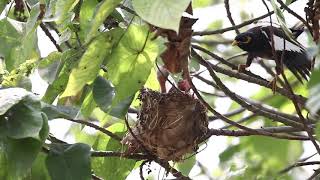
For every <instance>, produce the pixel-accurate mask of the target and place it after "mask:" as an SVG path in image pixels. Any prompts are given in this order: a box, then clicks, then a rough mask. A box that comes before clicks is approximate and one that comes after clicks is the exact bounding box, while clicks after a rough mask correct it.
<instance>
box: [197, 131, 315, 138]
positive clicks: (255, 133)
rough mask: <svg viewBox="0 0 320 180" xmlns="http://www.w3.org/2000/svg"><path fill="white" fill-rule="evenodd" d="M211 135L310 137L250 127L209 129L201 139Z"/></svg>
mask: <svg viewBox="0 0 320 180" xmlns="http://www.w3.org/2000/svg"><path fill="white" fill-rule="evenodd" d="M211 136H235V137H239V136H269V137H273V138H277V139H287V140H299V141H309V140H310V138H309V137H307V136H295V135H289V134H276V133H270V132H268V131H264V130H262V129H252V131H246V130H227V129H209V131H208V133H207V134H206V136H204V137H203V139H202V141H205V140H207V139H208V138H210V137H211Z"/></svg>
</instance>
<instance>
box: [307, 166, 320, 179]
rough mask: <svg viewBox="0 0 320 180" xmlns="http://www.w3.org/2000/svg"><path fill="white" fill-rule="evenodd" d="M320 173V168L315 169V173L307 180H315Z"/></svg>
mask: <svg viewBox="0 0 320 180" xmlns="http://www.w3.org/2000/svg"><path fill="white" fill-rule="evenodd" d="M319 174H320V169H317V170H315V171H314V173H313V174H312V175H311V176H310V177H309V178H308V179H307V180H315V179H316V177H318V175H319Z"/></svg>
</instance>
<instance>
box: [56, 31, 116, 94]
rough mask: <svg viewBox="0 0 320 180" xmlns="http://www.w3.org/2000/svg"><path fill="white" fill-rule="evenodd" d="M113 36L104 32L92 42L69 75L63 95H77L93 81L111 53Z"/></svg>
mask: <svg viewBox="0 0 320 180" xmlns="http://www.w3.org/2000/svg"><path fill="white" fill-rule="evenodd" d="M111 47H112V37H111V36H110V34H109V33H105V34H102V35H100V36H98V37H97V38H95V39H94V40H93V41H92V43H90V45H89V47H88V49H87V50H86V52H85V53H84V54H83V56H82V57H81V59H80V62H79V64H78V66H77V67H75V68H74V69H73V70H72V72H71V74H70V77H69V81H68V84H67V87H66V89H65V91H64V92H63V94H62V95H61V97H67V96H74V95H76V94H77V93H78V92H79V91H80V90H81V89H82V88H83V87H84V85H86V84H87V83H90V82H92V81H93V80H94V79H95V78H96V77H97V74H98V72H99V69H100V65H101V64H102V62H103V60H104V58H105V57H106V56H107V55H108V54H109V53H110V49H111Z"/></svg>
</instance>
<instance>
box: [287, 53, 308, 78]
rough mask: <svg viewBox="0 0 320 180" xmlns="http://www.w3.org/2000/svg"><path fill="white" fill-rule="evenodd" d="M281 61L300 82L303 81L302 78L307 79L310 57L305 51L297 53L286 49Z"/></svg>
mask: <svg viewBox="0 0 320 180" xmlns="http://www.w3.org/2000/svg"><path fill="white" fill-rule="evenodd" d="M283 63H284V64H285V65H286V66H287V67H288V69H289V70H290V71H291V72H292V73H293V74H294V75H295V77H296V78H297V79H298V80H299V81H300V82H301V83H303V79H305V80H306V81H308V79H309V76H310V74H311V58H309V57H308V55H307V53H306V52H301V53H298V54H297V53H294V52H291V51H286V53H285V55H284V57H283Z"/></svg>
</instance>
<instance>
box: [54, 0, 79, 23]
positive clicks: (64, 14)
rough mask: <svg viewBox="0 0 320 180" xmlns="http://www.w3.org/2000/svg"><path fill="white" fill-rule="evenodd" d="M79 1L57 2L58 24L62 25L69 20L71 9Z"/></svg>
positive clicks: (65, 0)
mask: <svg viewBox="0 0 320 180" xmlns="http://www.w3.org/2000/svg"><path fill="white" fill-rule="evenodd" d="M78 2H79V0H58V1H57V3H56V16H57V17H58V20H57V21H56V22H57V23H58V24H62V23H65V22H68V21H69V20H71V16H72V14H73V12H72V11H73V8H74V7H75V6H76V5H77V3H78Z"/></svg>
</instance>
